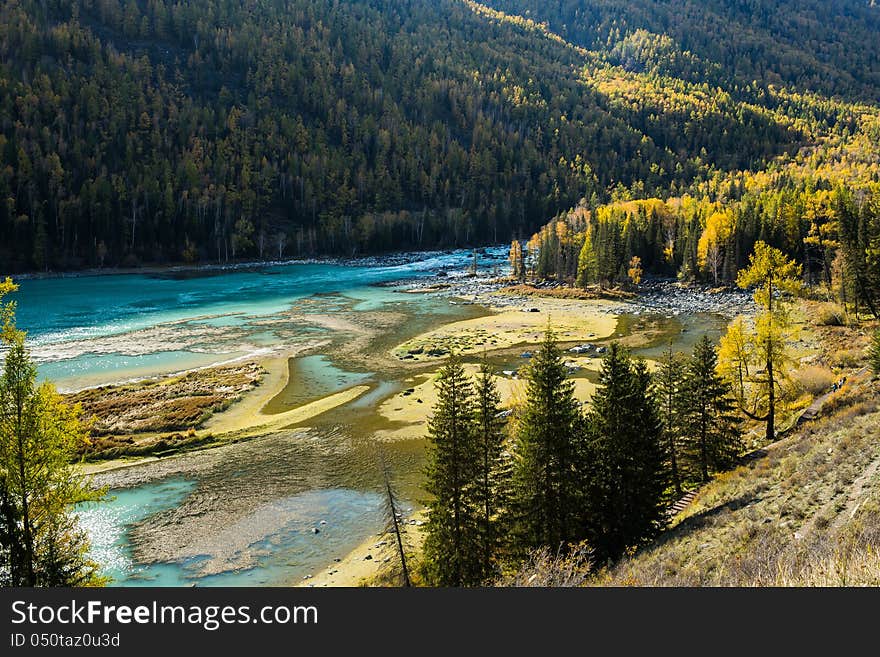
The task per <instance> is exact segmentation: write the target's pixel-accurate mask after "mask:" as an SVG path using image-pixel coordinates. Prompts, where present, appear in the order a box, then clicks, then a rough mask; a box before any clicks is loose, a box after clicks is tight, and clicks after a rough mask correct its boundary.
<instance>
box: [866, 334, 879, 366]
mask: <svg viewBox="0 0 880 657" xmlns="http://www.w3.org/2000/svg"><path fill="white" fill-rule="evenodd" d="M868 362H869V363H870V365H871V369H872V370H874V374H875V375H877V376H880V329H878V330H877V331H875V332H874V339H873V340H872V341H871V347H870V348H869V350H868Z"/></svg>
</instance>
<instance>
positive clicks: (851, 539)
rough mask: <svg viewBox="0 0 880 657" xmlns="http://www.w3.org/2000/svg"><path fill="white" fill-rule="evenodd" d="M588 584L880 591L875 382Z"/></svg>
mask: <svg viewBox="0 0 880 657" xmlns="http://www.w3.org/2000/svg"><path fill="white" fill-rule="evenodd" d="M594 583H597V584H603V585H635V586H665V585H669V586H696V585H709V586H716V585H720V586H773V585H782V586H817V585H818V586H822V585H830V586H837V585H880V384H878V383H877V382H876V381H874V382H872V381H870V380H869V379H868V378H867V377H866V376H865V377H861V380H859V381H855V382H854V383H852V384H847V386H845V387H844V388H843V389H842V390H841V391H840V392H839V393H838V394H837V395H835V396H833V397H832V398H831V399H830V400H829V402H828V404H827V405H826V409H825V413H824V416H823V417H822V418H821V419H818V420H816V421H814V422H811V423H807V424H805V425H803V426H802V427H801V428H800V429H798V430H797V431H795V432H794V433H792V434H791V435H790V436H789V437H787V438H785V439H783V440H781V441H779V442H777V443H775V444H774V445H772V446H770V447H769V448H768V449H767V455H766V456H765V457H763V458H759V459H756V460H754V461H752V462H751V463H749V464H747V465H744V466H742V467H739V468H737V469H736V470H733V471H732V472H729V473H726V474H723V475H721V476H719V477H718V478H717V479H716V480H714V481H713V482H712V483H710V484H709V485H707V486H706V487H705V488H704V489H703V490H702V491H701V492H700V494H699V495H698V496H697V498H696V500H695V501H694V503H693V504H692V505H691V506H690V507H689V508H688V509H687V510H685V511H684V512H683V513H682V514H681V515H680V516H679V517H678V518H676V519H675V521H674V523H673V526H672V528H671V529H670V530H669V531H667V532H665V533H664V534H663V535H662V536H661V537H660V538H659V539H658V540H657V541H656V542H655V543H654V544H653V545H652V546H650V547H648V548H646V549H643V550H641V551H639V552H638V553H636V554H635V555H633V556H632V557H630V558H627V559H625V560H623V561H622V562H621V563H620V564H618V565H617V566H616V567H614V568H613V569H611V570H610V571H605V572H603V573H601V574H600V575H599V576H598V577H597V578H596V579H595V580H594Z"/></svg>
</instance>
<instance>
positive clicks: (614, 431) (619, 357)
mask: <svg viewBox="0 0 880 657" xmlns="http://www.w3.org/2000/svg"><path fill="white" fill-rule="evenodd" d="M599 382H600V385H599V388H598V389H597V390H596V393H595V394H594V395H593V406H592V409H591V411H590V413H589V415H588V418H587V426H586V431H587V440H588V456H589V473H588V477H589V487H588V497H587V510H588V512H589V513H588V523H589V534H588V538H589V541H590V544H591V546H592V548H593V549H594V551H595V555H596V558H597V559H598V560H600V561H601V560H606V559H615V558H617V557H619V556H621V555H622V554H623V553H624V552H625V551H626V550H627V549H628V548H630V547H632V546H635V545H638V544H639V543H641V542H643V541H645V540H647V539H649V538H651V537H652V536H654V534H655V533H656V532H657V530H658V529H659V527H660V525H661V522H662V519H663V508H664V507H663V494H664V490H665V488H666V476H665V472H666V469H665V464H664V449H663V425H662V423H661V421H660V418H659V416H658V413H657V408H656V404H655V401H654V396H653V394H652V391H651V377H650V374H649V373H648V370H647V367H646V365H645V363H644V362H643V361H635V362H634V361H633V360H632V359H631V358H630V356H629V354H628V353H627V352H626V351H625V350H624V349H623V348H622V347H621V346H620V345H618V344H616V343H614V344H612V345H611V348H610V349H609V351H608V353H607V355H606V356H605V358H604V360H603V362H602V371H601V374H600V378H599Z"/></svg>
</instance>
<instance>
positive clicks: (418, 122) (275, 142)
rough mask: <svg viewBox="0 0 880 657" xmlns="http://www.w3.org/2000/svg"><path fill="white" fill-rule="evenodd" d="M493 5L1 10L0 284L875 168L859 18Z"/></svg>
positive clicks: (396, 236) (312, 2)
mask: <svg viewBox="0 0 880 657" xmlns="http://www.w3.org/2000/svg"><path fill="white" fill-rule="evenodd" d="M493 4H494V5H496V6H498V7H502V8H504V9H507V10H509V11H511V12H518V13H519V14H521V16H517V15H507V14H502V13H499V12H496V11H494V10H491V9H489V8H487V7H485V6H483V5H480V4H477V3H472V2H461V1H459V0H440V1H439V2H429V1H428V0H411V1H410V2H396V1H392V0H356V1H354V2H329V1H320V0H261V1H257V2H245V1H243V0H240V1H231V0H205V1H200V2H185V1H182V0H73V1H70V0H65V1H62V0H39V1H38V0H8V1H7V2H4V3H3V4H2V6H0V89H2V93H0V198H2V199H3V203H2V204H0V235H2V236H3V239H2V240H0V268H2V269H3V270H6V271H24V270H49V269H73V268H80V267H102V266H119V265H123V266H135V265H138V264H142V263H151V262H181V261H183V262H193V263H195V262H229V261H234V260H236V259H238V260H240V259H253V258H261V259H268V258H277V257H289V256H299V255H310V254H344V255H351V254H357V253H364V252H378V251H385V250H393V249H411V248H434V247H448V246H453V245H465V244H479V243H488V242H496V243H497V242H500V241H504V240H508V239H510V238H511V237H527V236H528V235H529V234H531V233H532V232H533V231H534V230H535V229H536V228H537V227H538V226H539V225H541V224H543V223H545V222H546V221H547V220H548V219H549V218H550V217H552V216H554V215H556V214H557V213H558V212H560V211H563V210H565V209H567V208H570V207H572V206H574V205H575V204H576V203H577V202H578V201H579V200H580V199H582V198H584V199H587V200H588V202H590V203H591V204H592V205H596V204H599V203H602V202H607V201H609V200H612V199H620V198H644V197H647V196H660V197H667V196H669V195H680V194H682V193H685V192H690V193H694V194H704V193H706V189H707V185H710V184H712V185H715V186H714V187H712V189H717V183H718V181H729V180H734V181H736V180H738V179H739V178H738V176H740V174H739V173H738V172H740V171H750V172H761V171H767V172H768V173H767V175H768V176H769V178H768V179H772V180H776V181H777V182H778V180H779V176H780V175H783V176H787V175H788V173H787V172H788V171H789V170H790V169H792V168H794V167H800V168H801V169H802V170H806V171H808V172H813V171H816V170H818V169H820V168H821V167H822V166H834V167H836V168H838V169H839V168H840V163H841V162H844V163H845V165H846V166H848V167H850V166H851V167H853V171H854V172H855V173H856V174H858V175H861V176H863V177H865V176H866V177H867V178H868V179H869V180H870V179H871V178H872V176H876V150H875V149H874V148H873V146H874V145H876V142H877V141H878V140H880V128H878V127H877V126H878V125H880V122H877V121H876V120H875V119H876V112H875V110H876V108H875V106H874V105H871V104H869V103H868V104H863V105H856V104H853V103H854V102H855V100H853V99H857V98H860V99H865V98H872V99H873V98H876V91H877V89H878V84H880V83H878V80H877V71H878V68H877V57H878V52H880V48H878V46H877V45H876V44H875V39H873V38H872V36H876V33H877V22H878V18H877V15H878V11H877V9H876V8H874V7H868V6H867V4H866V3H864V2H860V1H857V0H847V1H846V2H839V3H835V4H834V8H833V12H837V13H839V14H840V20H835V21H833V25H832V24H831V23H828V22H826V21H822V20H816V16H819V17H820V18H821V17H822V16H824V14H821V13H818V12H819V9H818V8H819V3H818V2H812V3H808V5H807V6H806V7H804V8H802V7H801V5H800V4H799V5H797V6H795V4H794V3H786V6H785V7H783V8H782V9H780V10H778V11H776V10H773V11H771V10H770V9H768V8H764V9H760V7H763V6H764V4H762V3H758V5H760V7H757V8H755V9H754V10H748V11H750V12H751V13H749V14H748V20H746V14H745V13H744V12H746V9H745V8H743V7H741V6H740V5H742V3H735V4H736V7H733V4H731V7H733V8H731V7H728V8H727V9H724V7H726V6H727V4H730V3H716V4H718V7H716V9H715V10H713V13H710V14H707V16H709V17H708V18H699V17H698V16H697V14H696V13H695V12H694V11H691V10H688V11H684V12H674V11H671V10H670V8H669V6H668V5H669V3H645V2H636V3H629V4H627V5H626V11H623V10H622V9H621V13H619V15H618V17H617V18H613V16H614V15H616V14H617V9H619V7H617V5H618V4H620V3H617V2H587V3H580V4H583V5H584V7H587V8H589V12H587V11H586V9H585V10H584V11H580V10H578V11H575V12H574V13H573V14H571V13H570V11H569V10H568V9H567V8H566V7H567V5H566V4H565V3H559V4H555V3H554V5H553V6H552V7H548V8H547V11H546V15H543V14H541V12H538V11H537V9H538V8H543V4H541V3H527V2H495V3H493ZM530 4H534V6H527V5H530ZM573 4H574V3H572V5H573ZM753 4H754V3H753ZM789 5H790V6H789ZM694 6H696V4H695V5H694ZM713 6H714V5H713ZM688 7H690V5H689V4H688ZM767 7H769V5H767ZM722 9H723V11H722ZM527 10H530V11H531V14H527ZM661 10H664V11H665V12H666V13H665V14H662V15H661V13H658V12H661ZM585 12H586V13H585ZM590 12H592V13H590ZM783 13H784V19H783V17H782V14H783ZM594 14H595V15H594ZM835 15H836V14H835ZM529 16H531V17H532V18H535V19H536V20H537V21H547V25H543V24H540V23H536V22H533V21H531V20H529ZM575 19H576V20H575ZM594 19H596V20H594ZM673 19H674V20H673ZM728 22H732V25H727V23H728ZM649 24H650V26H649V27H645V26H646V25H649ZM722 24H723V25H725V27H724V28H723V29H722V28H721V27H719V26H720V25H722ZM548 25H549V27H548ZM587 25H590V26H592V25H595V27H590V28H589V29H587V27H586V26H587ZM737 26H739V27H737ZM557 28H558V33H555V32H553V31H552V30H556V29H557ZM645 29H648V30H649V31H650V32H652V34H653V33H654V32H662V33H666V32H668V33H669V36H664V37H663V38H654V36H653V35H652V34H648V33H646V32H645V31H644V30H645ZM740 29H741V31H737V30H740ZM831 32H833V34H832V33H831ZM566 39H571V40H572V42H571V43H570V42H568V41H566ZM811 43H812V44H816V43H818V44H819V45H818V46H816V47H813V46H811V45H810V44H811ZM713 44H714V45H713ZM736 44H738V45H736ZM584 46H585V47H584ZM710 46H711V47H710ZM688 49H690V50H688ZM743 52H747V53H748V54H749V57H747V58H744V57H742V56H741V55H742V53H743ZM808 55H809V56H808ZM759 73H760V74H759ZM748 80H750V82H746V81H748ZM770 84H778V85H781V86H780V87H778V88H777V87H771V86H768V85H770ZM785 85H791V88H789V89H785V88H782V87H783V86H785ZM807 91H818V92H823V93H834V94H839V95H841V97H842V100H839V101H830V100H825V99H824V98H822V97H820V96H816V95H814V94H808V93H806V92H807ZM872 94H873V95H872ZM866 117H867V118H866ZM872 121H873V122H872ZM872 130H873V132H872ZM819 146H821V149H822V150H821V154H822V156H821V157H817V156H816V155H815V153H817V152H818V151H817V150H816V149H817V148H818V147H819ZM780 172H783V173H782V174H780ZM739 191H740V190H739V187H735V188H734V192H735V193H739ZM713 200H714V199H713Z"/></svg>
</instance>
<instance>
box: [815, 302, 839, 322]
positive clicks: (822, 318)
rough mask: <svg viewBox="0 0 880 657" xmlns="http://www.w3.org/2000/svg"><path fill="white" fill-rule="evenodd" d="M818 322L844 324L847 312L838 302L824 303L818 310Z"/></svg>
mask: <svg viewBox="0 0 880 657" xmlns="http://www.w3.org/2000/svg"><path fill="white" fill-rule="evenodd" d="M816 324H818V325H819V326H843V325H844V324H846V312H844V310H843V308H842V307H840V306H838V305H837V304H836V303H823V304H822V305H821V306H820V307H819V309H818V310H817V312H816Z"/></svg>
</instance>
